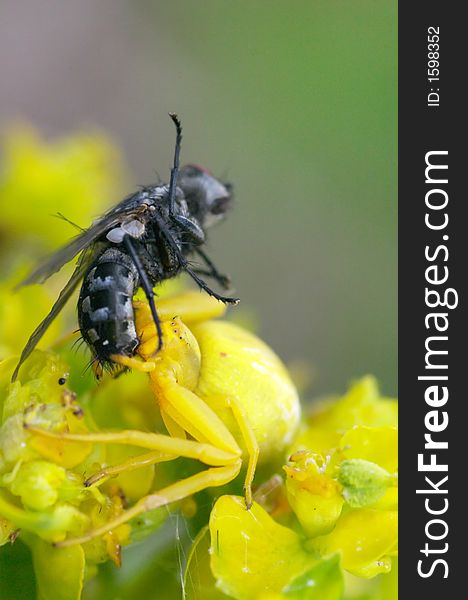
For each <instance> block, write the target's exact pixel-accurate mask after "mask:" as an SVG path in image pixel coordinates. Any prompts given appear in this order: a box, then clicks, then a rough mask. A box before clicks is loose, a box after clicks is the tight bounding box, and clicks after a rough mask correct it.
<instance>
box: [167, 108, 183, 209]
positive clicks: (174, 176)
mask: <svg viewBox="0 0 468 600" xmlns="http://www.w3.org/2000/svg"><path fill="white" fill-rule="evenodd" d="M169 116H170V117H171V119H172V121H173V122H174V125H175V127H176V143H175V150H174V162H173V165H172V169H171V179H170V182H169V214H170V215H171V216H173V215H174V214H175V195H176V187H177V176H178V175H179V166H180V158H179V157H180V146H181V144H182V125H181V123H180V121H179V117H178V116H177V115H176V114H175V113H169Z"/></svg>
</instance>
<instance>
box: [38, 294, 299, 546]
mask: <svg viewBox="0 0 468 600" xmlns="http://www.w3.org/2000/svg"><path fill="white" fill-rule="evenodd" d="M224 310H225V309H224V306H223V305H222V304H221V303H219V302H217V301H215V300H213V299H212V298H209V297H207V296H204V295H200V294H199V293H197V292H187V293H185V294H180V295H178V296H175V297H173V298H167V299H164V300H161V301H159V302H158V313H159V315H160V318H161V322H162V330H163V339H164V346H163V349H162V350H161V351H160V352H159V353H158V354H155V350H156V348H157V344H158V337H157V333H156V330H155V327H154V323H153V318H152V315H151V311H150V309H149V306H148V305H147V304H146V303H143V302H135V314H136V324H137V331H138V332H139V338H140V345H139V348H138V350H137V352H138V355H139V356H138V357H133V358H125V357H120V356H119V357H113V359H115V360H116V361H118V362H119V363H120V364H122V365H124V366H126V367H130V368H132V369H139V370H141V371H145V372H147V373H148V374H149V378H150V385H151V388H152V390H153V392H154V395H155V397H156V399H157V401H158V403H159V406H160V410H161V415H162V418H163V421H164V424H165V426H166V429H167V431H168V433H169V435H165V434H157V433H146V432H142V431H120V432H107V433H86V434H57V433H52V432H48V431H45V430H40V429H38V428H35V427H29V430H30V431H31V433H33V434H34V433H36V434H40V435H45V436H51V437H61V438H62V439H64V438H65V439H70V440H74V441H80V440H81V441H86V442H95V443H112V444H128V445H132V446H138V447H141V448H145V449H146V450H149V452H145V453H143V454H141V455H138V456H135V457H132V458H131V459H129V460H127V461H125V463H122V464H120V465H115V466H111V467H108V468H104V469H103V470H102V471H99V472H97V473H95V474H94V475H93V476H91V477H90V478H89V479H88V480H87V482H86V485H88V486H90V485H98V484H99V483H100V482H102V481H104V480H105V479H107V478H108V477H109V476H115V475H117V474H118V473H121V472H124V471H129V470H133V469H136V468H140V467H143V466H146V465H148V464H155V463H158V462H162V461H166V460H171V459H175V458H177V457H187V458H194V459H197V460H199V461H201V462H202V463H204V464H206V465H207V466H208V468H207V469H206V470H203V471H201V472H199V473H197V474H195V475H192V476H191V477H188V478H186V479H183V480H181V481H178V482H176V483H173V484H171V485H168V486H167V487H165V488H163V489H161V490H158V491H156V492H153V493H150V494H149V495H148V496H145V497H143V498H141V499H140V500H138V501H137V502H136V503H135V504H134V505H133V506H132V507H131V508H129V509H128V510H126V511H124V512H123V513H122V514H121V515H119V516H118V517H116V518H115V519H113V520H111V521H109V522H108V523H107V524H106V525H104V526H102V527H99V528H96V529H93V530H91V531H89V532H87V533H86V534H84V535H83V536H81V537H77V538H71V539H68V540H65V541H63V542H59V543H58V544H57V545H58V546H68V545H72V544H78V543H84V542H87V541H89V540H91V539H93V538H95V537H98V536H101V535H104V534H106V533H107V532H108V531H110V530H114V529H115V528H116V527H118V526H119V525H122V524H123V523H126V522H127V521H128V520H130V519H132V518H134V517H136V516H138V515H140V514H142V513H144V512H147V511H151V510H154V509H156V508H159V507H161V506H164V505H167V504H170V503H172V502H175V501H177V500H181V499H182V498H185V497H187V496H190V495H192V494H194V493H196V492H199V491H201V490H203V489H206V488H209V487H216V486H222V485H225V484H226V483H228V482H230V481H232V480H233V479H234V478H236V477H237V475H238V474H239V472H240V471H241V468H242V466H243V462H244V457H247V468H246V474H245V479H244V490H245V500H246V505H247V508H249V507H250V505H251V504H252V490H251V486H252V481H253V478H254V474H255V469H256V466H257V462H267V461H269V460H271V459H272V458H274V457H275V456H276V457H279V456H281V453H282V452H284V450H285V449H286V447H287V446H288V444H289V443H290V442H291V441H292V437H293V435H294V433H295V430H296V428H297V425H298V423H299V417H300V405H299V400H298V396H297V392H296V389H295V387H294V385H293V384H292V382H291V380H290V378H289V375H288V373H287V371H286V369H285V367H284V365H283V364H282V362H281V361H280V360H279V358H278V357H277V356H276V355H275V354H274V353H273V351H272V350H271V349H270V348H269V347H268V346H267V345H266V344H265V343H263V342H262V341H261V340H260V339H259V338H257V337H256V336H255V335H253V334H251V333H250V332H248V331H246V330H244V329H242V328H241V327H239V326H237V325H234V324H233V323H229V322H226V321H217V320H212V319H213V318H214V317H218V316H221V315H222V314H223V313H224ZM174 315H178V316H177V317H176V316H174Z"/></svg>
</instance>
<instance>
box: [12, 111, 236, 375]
mask: <svg viewBox="0 0 468 600" xmlns="http://www.w3.org/2000/svg"><path fill="white" fill-rule="evenodd" d="M170 117H171V119H172V120H173V121H174V124H175V126H176V131H177V137H176V144H175V152H174V164H173V167H172V169H171V177H170V182H169V184H168V185H163V184H160V185H152V186H144V187H143V188H142V189H141V190H140V191H138V192H136V193H135V194H132V195H130V196H128V197H127V198H125V199H124V200H122V202H120V203H119V204H118V205H117V206H115V207H114V208H113V209H111V210H110V211H109V212H108V213H106V214H105V215H104V216H103V217H101V218H99V219H97V221H96V222H95V223H93V225H92V226H91V227H90V228H89V229H86V230H84V231H83V232H82V233H81V234H80V235H79V236H78V237H77V238H75V239H74V240H73V241H72V242H71V243H70V244H68V245H67V246H65V247H64V248H62V249H61V250H59V251H58V252H57V253H56V254H54V255H53V256H52V257H51V258H49V259H47V260H46V261H45V262H44V263H42V264H41V265H40V266H39V267H38V268H37V269H36V270H34V271H33V273H31V274H30V275H29V276H28V277H27V278H26V279H25V280H24V281H23V282H22V284H21V285H27V284H31V283H42V282H44V281H45V280H46V279H47V278H48V277H49V276H50V275H52V274H53V273H55V272H56V271H58V270H59V269H60V268H61V267H62V266H63V265H64V264H66V263H67V262H69V261H70V260H72V259H73V258H74V257H75V256H76V255H77V254H79V253H82V254H81V255H80V258H79V260H78V265H77V267H76V269H75V272H74V273H73V275H72V277H71V279H70V280H69V281H68V283H67V285H66V286H65V287H64V289H63V290H62V291H61V293H60V296H59V298H58V300H57V302H56V303H55V304H54V306H53V308H52V310H51V311H50V313H49V314H48V315H47V317H46V318H45V319H44V321H42V323H41V324H40V325H39V326H38V327H37V329H36V330H35V331H34V333H33V334H32V335H31V337H30V339H29V341H28V343H27V345H26V347H25V348H24V350H23V353H22V355H21V358H20V362H19V363H18V365H17V367H16V369H15V371H14V373H13V376H12V380H13V381H14V380H15V379H16V376H17V374H18V370H19V368H20V366H21V364H22V363H23V361H24V360H25V359H26V358H27V357H28V356H29V355H30V354H31V352H32V351H33V350H34V348H35V347H36V345H37V342H38V341H39V340H40V339H41V337H42V336H43V334H44V332H45V331H46V329H47V327H48V326H49V325H50V323H51V322H52V320H53V319H54V318H55V317H56V316H57V314H58V313H59V312H60V310H61V309H62V308H63V306H64V304H65V303H66V302H67V300H68V299H69V298H70V296H71V295H72V294H73V292H74V290H75V288H76V287H77V286H78V285H79V283H80V282H81V280H83V284H82V287H81V292H80V296H79V300H78V320H79V323H80V330H81V335H82V336H83V338H84V340H85V341H86V343H87V344H88V346H89V347H90V348H91V350H92V354H93V360H94V361H96V362H97V363H98V364H99V365H100V366H103V367H106V366H107V367H108V366H112V364H113V363H115V362H119V359H120V358H121V357H124V358H125V357H128V356H132V355H133V353H134V351H135V349H136V347H137V346H138V336H137V332H136V331H135V323H134V316H133V308H132V298H133V296H134V294H135V292H136V291H137V289H138V288H139V287H141V288H143V290H144V292H145V295H146V298H147V299H148V303H149V305H150V308H151V313H152V315H153V319H154V323H155V325H156V329H157V331H158V339H159V342H158V348H157V350H159V349H160V348H161V347H162V343H163V340H162V333H161V326H160V322H159V317H158V314H157V311H156V307H155V304H154V294H153V287H154V285H155V284H156V283H159V282H161V281H163V280H165V279H168V278H171V277H174V276H175V275H177V274H178V273H179V272H180V271H181V270H183V271H185V272H186V273H188V274H189V275H190V276H191V277H192V278H193V279H194V280H195V281H196V282H197V284H198V285H199V286H200V287H201V288H202V289H203V290H205V291H206V292H207V293H208V294H210V295H211V296H213V297H215V298H216V299H218V300H220V301H222V302H226V303H231V304H237V302H238V300H237V299H236V298H228V297H226V296H221V295H219V294H217V293H216V292H214V291H213V290H212V289H211V288H210V287H209V286H208V285H207V284H206V283H205V281H204V280H203V279H202V278H201V277H200V275H207V276H208V277H211V278H213V279H215V280H216V281H217V282H218V283H220V284H221V285H222V286H224V287H227V282H228V281H229V280H228V278H227V277H226V275H222V274H221V273H219V272H218V270H217V269H216V267H215V266H214V264H213V263H212V262H211V260H210V259H209V258H208V256H207V255H206V254H205V253H204V251H203V249H202V248H201V246H203V244H204V242H205V239H206V237H205V229H206V228H207V227H210V225H212V224H213V223H214V222H216V221H218V220H219V219H221V218H222V217H223V216H224V215H225V213H226V211H227V210H228V208H229V206H230V204H231V193H230V191H229V186H226V185H223V184H222V183H221V182H219V181H218V180H216V179H215V178H214V177H213V176H212V175H210V174H209V173H208V171H206V170H204V169H202V168H200V167H198V166H194V165H188V166H185V167H182V168H180V167H179V154H180V147H181V141H182V127H181V124H180V121H179V119H178V117H177V115H175V114H174V113H170ZM191 254H196V255H198V256H199V257H200V258H201V259H202V260H203V262H204V263H205V269H204V270H201V271H200V270H199V269H197V268H192V266H191V265H190V262H189V260H188V257H189V256H190V255H191ZM122 364H124V363H122Z"/></svg>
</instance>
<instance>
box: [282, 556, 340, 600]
mask: <svg viewBox="0 0 468 600" xmlns="http://www.w3.org/2000/svg"><path fill="white" fill-rule="evenodd" d="M343 591H344V581H343V574H342V571H341V569H340V557H339V555H338V554H335V555H334V556H331V557H330V558H325V559H323V560H321V561H320V562H319V563H318V564H316V565H314V566H313V567H312V568H311V569H309V570H308V571H306V572H305V573H304V574H302V575H300V576H299V577H297V578H296V579H295V580H294V581H293V582H292V583H290V584H289V585H287V586H286V587H285V588H284V590H283V596H284V597H285V598H288V599H291V600H341V598H343Z"/></svg>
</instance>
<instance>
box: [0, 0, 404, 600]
mask: <svg viewBox="0 0 468 600" xmlns="http://www.w3.org/2000/svg"><path fill="white" fill-rule="evenodd" d="M40 4H41V6H40V7H38V6H37V3H34V2H32V0H25V1H24V2H22V3H17V2H13V1H9V0H7V1H6V2H4V3H2V8H1V13H2V15H1V18H0V50H1V51H0V73H1V82H2V85H1V86H0V98H1V102H0V214H1V215H2V218H1V219H0V600H34V599H36V600H137V599H139V598H145V600H230V599H231V600H325V599H326V600H397V589H396V584H397V575H398V444H397V435H398V409H397V402H396V400H395V399H394V398H393V396H394V392H395V391H396V360H395V355H396V339H395V335H394V332H395V330H396V305H395V302H394V300H395V297H394V296H395V294H394V291H395V289H396V285H395V281H394V279H395V277H394V276H395V269H394V266H395V265H394V263H395V255H394V251H393V249H394V243H395V239H396V238H395V231H396V230H395V224H396V211H393V208H392V206H393V205H391V203H390V202H389V201H388V200H389V198H390V197H391V195H392V194H393V193H394V192H395V193H396V180H395V181H394V170H392V169H393V167H392V164H393V163H392V160H389V157H390V158H391V152H392V149H393V148H394V147H395V144H396V138H395V136H394V135H393V133H392V132H393V130H392V127H391V124H392V122H393V121H392V119H394V117H395V115H396V112H395V110H394V108H393V99H392V98H393V97H392V92H393V89H394V87H393V84H392V73H393V77H394V65H393V62H392V61H393V59H394V56H396V53H395V52H393V50H392V48H393V46H392V44H393V43H394V38H395V35H394V34H395V26H396V17H397V14H396V11H394V10H393V9H392V8H391V3H390V4H389V3H385V2H377V3H369V2H367V3H366V2H363V3H345V4H340V5H339V6H338V4H336V3H335V4H334V3H316V2H312V3H302V5H301V6H297V7H296V9H295V10H293V11H291V7H290V6H289V5H286V4H282V3H261V2H253V3H252V2H249V3H247V2H242V0H240V1H239V2H238V3H220V2H215V1H214V0H207V2H205V3H195V2H188V1H187V0H180V2H172V3H164V2H150V3H148V2H136V3H125V2H114V1H111V0H102V2H99V3H95V2H86V0H85V1H82V0H80V1H78V0H70V1H69V2H66V3H57V2H55V3H54V2H53V1H52V0H43V2H42V3H40ZM371 4H372V7H371ZM169 111H171V112H169ZM145 182H153V183H149V184H145V185H142V184H144V183H145ZM129 192H130V193H129ZM231 276H232V282H231ZM381 390H382V391H381Z"/></svg>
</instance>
